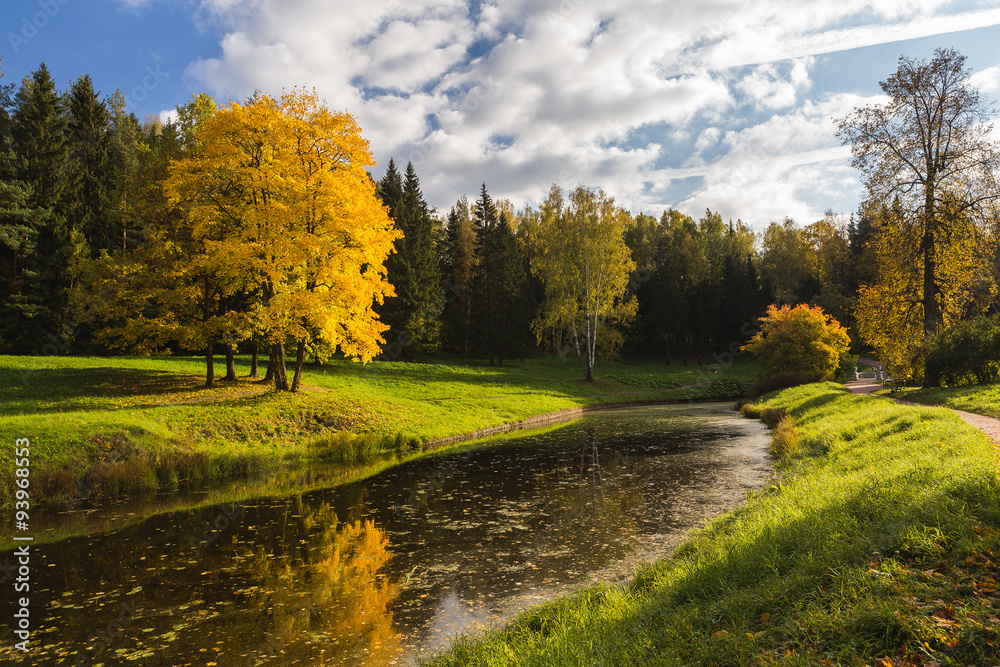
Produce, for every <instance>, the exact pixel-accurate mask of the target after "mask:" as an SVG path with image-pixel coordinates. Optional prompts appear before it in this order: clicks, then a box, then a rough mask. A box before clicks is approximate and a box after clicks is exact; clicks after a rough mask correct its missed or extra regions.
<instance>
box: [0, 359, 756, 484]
mask: <svg viewBox="0 0 1000 667" xmlns="http://www.w3.org/2000/svg"><path fill="white" fill-rule="evenodd" d="M436 362H437V363H408V362H383V361H377V362H373V363H371V364H366V365H362V364H358V363H353V362H349V361H343V360H339V361H332V362H330V363H327V364H324V365H322V366H320V365H315V364H310V365H307V367H306V371H305V376H304V381H303V382H304V384H303V391H301V392H300V393H297V394H290V393H280V394H279V393H275V392H273V391H271V390H270V389H269V388H268V387H267V386H265V385H262V384H260V383H256V382H251V381H248V380H247V379H246V376H247V375H248V373H249V358H246V357H241V358H239V359H238V360H237V373H238V375H239V376H240V378H241V379H240V380H239V381H238V382H235V383H227V382H223V381H221V380H220V381H217V385H218V386H217V387H215V388H211V389H209V388H205V387H204V386H203V385H204V360H203V359H201V358H197V357H110V358H102V357H0V437H3V438H4V440H6V441H11V442H12V441H13V440H14V439H15V438H31V440H32V443H33V447H32V452H31V457H32V461H31V462H32V466H33V472H32V476H33V485H34V486H33V496H32V497H33V498H34V500H35V501H36V502H38V501H42V500H45V499H60V498H65V497H70V496H78V495H79V494H80V487H81V484H82V486H83V487H84V491H88V492H93V493H96V494H98V495H100V494H111V493H112V492H114V493H125V494H136V493H140V492H145V493H150V492H153V491H156V490H163V489H168V490H169V489H174V488H185V487H187V488H190V487H191V486H192V485H203V484H205V483H218V482H219V481H221V480H225V479H229V478H232V477H233V476H237V477H238V476H243V475H250V474H256V473H259V472H260V471H261V470H267V469H270V468H275V467H281V466H294V465H300V464H302V463H304V462H306V461H308V460H313V459H316V458H317V457H320V458H325V459H327V460H345V461H349V460H354V459H355V458H358V457H361V458H371V457H373V456H377V455H379V454H380V453H385V452H388V451H390V450H392V449H394V447H386V446H383V444H378V443H385V442H388V440H393V441H395V440H397V439H399V440H400V441H402V442H405V443H407V447H410V448H412V447H413V446H414V443H416V444H417V445H419V444H422V443H427V442H431V441H434V440H438V439H441V438H445V437H449V436H455V435H459V434H464V433H472V432H476V431H480V430H482V429H485V428H491V427H497V426H501V425H503V424H509V423H512V422H518V421H521V420H524V419H527V418H530V417H533V416H536V415H540V414H544V413H549V412H555V411H559V410H564V409H567V408H574V407H579V406H584V405H591V404H597V403H609V402H628V401H659V400H685V399H697V398H707V397H715V398H728V397H735V396H738V395H740V392H741V391H742V389H743V388H744V387H745V386H748V385H750V384H752V382H753V379H754V378H755V377H756V375H757V372H758V368H757V365H756V364H755V363H753V362H747V361H743V362H740V363H737V364H736V365H733V366H731V367H720V366H704V367H697V366H689V367H684V366H677V365H674V366H665V365H661V364H659V363H656V362H635V363H624V362H620V363H616V364H607V365H605V366H604V367H603V368H600V369H599V373H598V379H597V381H596V382H593V383H587V382H584V381H583V379H582V375H581V373H580V370H579V368H578V366H577V364H576V363H575V361H573V360H563V359H556V358H544V359H529V360H521V361H515V362H513V363H510V364H507V365H504V366H503V367H495V366H493V367H491V366H489V365H487V364H484V363H483V362H480V361H465V360H456V359H449V358H440V359H437V360H436ZM223 368H224V365H223V363H222V360H221V359H219V360H217V363H216V369H217V370H220V369H223ZM601 371H603V372H604V373H605V375H601ZM261 373H263V369H261ZM706 383H710V385H711V386H705V385H706ZM689 385H696V386H689ZM684 387H688V388H684ZM331 438H332V439H331ZM324 442H326V443H328V445H329V443H333V445H332V446H326V447H324V446H322V445H323V443H324ZM362 443H376V444H364V445H362ZM334 450H336V451H334ZM11 456H12V450H10V449H4V450H0V465H8V466H9V465H10V460H11ZM175 468H176V469H175ZM95 471H96V474H95ZM119 476H130V477H132V478H133V479H129V480H125V479H122V480H118V481H116V482H114V483H112V479H115V478H117V477H119ZM9 494H10V489H9V488H6V487H5V488H3V489H0V501H3V502H9V501H10V495H9Z"/></svg>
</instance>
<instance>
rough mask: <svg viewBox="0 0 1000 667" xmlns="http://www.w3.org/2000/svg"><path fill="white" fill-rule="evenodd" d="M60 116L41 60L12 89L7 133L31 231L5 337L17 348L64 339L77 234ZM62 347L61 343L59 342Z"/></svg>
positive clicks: (57, 100) (24, 349)
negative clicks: (69, 213)
mask: <svg viewBox="0 0 1000 667" xmlns="http://www.w3.org/2000/svg"><path fill="white" fill-rule="evenodd" d="M65 129H66V120H65V117H64V113H63V105H62V101H61V100H60V97H59V95H58V93H57V92H56V89H55V84H54V82H53V81H52V77H51V76H50V75H49V71H48V69H47V68H46V67H45V64H44V63H43V64H42V65H41V66H40V67H39V68H38V70H36V71H35V72H34V73H33V74H32V76H31V77H30V78H28V77H25V79H24V81H23V82H22V83H21V87H20V89H19V90H18V94H17V102H16V110H15V112H14V117H13V126H12V132H11V136H12V139H13V147H14V155H15V159H16V160H17V162H18V171H19V173H18V180H19V181H21V182H22V183H23V184H24V186H25V187H26V188H27V191H28V193H29V194H28V197H27V199H26V200H25V202H24V204H25V208H26V209H28V210H29V211H30V212H31V214H30V219H31V226H32V228H33V230H34V234H33V235H34V237H35V245H34V248H33V253H32V254H31V255H30V256H25V257H24V258H23V259H24V260H25V264H24V265H23V268H22V269H21V270H22V271H23V272H24V273H22V275H25V276H26V275H29V274H30V275H32V279H31V280H30V281H25V283H24V284H23V285H22V286H21V288H20V292H19V294H18V296H17V299H18V303H19V304H20V305H19V311H20V312H21V313H22V314H23V315H24V316H25V317H24V320H22V321H20V322H18V323H15V324H14V325H13V326H14V327H15V329H16V331H18V333H19V337H20V340H19V342H18V341H17V340H11V341H9V342H10V343H11V344H12V345H13V346H14V349H17V350H18V351H22V352H27V351H30V350H31V349H32V348H33V346H36V345H38V343H39V341H50V340H53V339H55V340H59V341H61V342H65V341H66V336H67V335H68V333H69V331H68V324H69V323H68V318H67V313H66V310H67V303H68V295H69V286H70V281H71V277H72V275H73V270H72V267H73V266H74V265H75V264H76V261H77V259H78V258H79V248H80V245H81V239H80V237H79V235H78V234H75V233H74V230H73V229H72V228H70V227H69V226H68V225H67V224H66V216H65V211H64V207H63V203H64V193H65V189H66V171H65V165H66V147H65V139H64V136H65ZM62 347H65V345H63V346H62Z"/></svg>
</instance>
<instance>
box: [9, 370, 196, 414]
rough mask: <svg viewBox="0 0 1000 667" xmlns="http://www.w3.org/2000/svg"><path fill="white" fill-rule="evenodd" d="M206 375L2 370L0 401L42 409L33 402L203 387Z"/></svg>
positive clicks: (83, 403) (13, 407) (155, 393)
mask: <svg viewBox="0 0 1000 667" xmlns="http://www.w3.org/2000/svg"><path fill="white" fill-rule="evenodd" d="M204 384H205V381H204V378H200V377H198V376H195V375H186V374H185V375H182V374H178V373H171V372H169V371H154V370H138V369H130V368H114V367H106V368H105V367H100V368H42V369H37V370H31V371H28V372H27V373H26V374H23V375H22V374H21V373H19V372H17V371H11V370H3V371H0V404H3V405H4V406H6V407H8V409H10V410H11V411H14V410H16V409H21V410H24V411H31V412H34V411H39V408H38V406H35V405H32V401H46V402H50V401H55V402H57V403H59V404H63V403H64V402H65V401H69V402H71V403H72V402H73V401H74V400H75V399H106V398H122V397H128V396H159V395H164V394H170V393H175V392H181V391H183V392H190V391H197V390H198V389H204V388H205V386H204ZM52 407H56V408H58V407H90V406H89V405H88V403H87V402H86V401H80V402H79V403H78V404H77V405H68V406H67V405H64V404H63V405H56V406H45V407H43V408H41V411H45V410H48V409H51V408H52Z"/></svg>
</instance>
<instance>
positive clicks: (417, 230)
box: [397, 163, 445, 353]
mask: <svg viewBox="0 0 1000 667" xmlns="http://www.w3.org/2000/svg"><path fill="white" fill-rule="evenodd" d="M397 215H398V216H399V217H398V218H397V226H398V228H400V229H401V230H402V231H403V234H404V236H403V239H402V252H401V253H400V255H401V257H400V260H401V261H400V264H401V265H402V275H401V279H402V280H401V284H399V285H397V293H398V295H399V297H400V298H401V300H402V303H403V309H404V310H403V314H404V320H403V328H404V330H405V331H407V332H408V334H409V342H410V345H411V346H412V350H413V352H416V353H420V352H433V351H434V350H436V349H437V348H438V347H440V345H441V313H442V311H443V310H444V301H445V299H444V279H443V275H442V270H441V262H440V256H439V254H438V250H437V246H438V245H439V242H440V240H441V231H442V230H441V225H440V223H439V222H438V221H437V220H435V218H434V217H433V216H432V215H431V212H430V210H429V209H428V207H427V202H426V201H424V194H423V192H421V190H420V179H419V178H417V173H416V171H415V170H414V169H413V164H412V163H408V164H407V165H406V179H405V181H404V183H403V200H402V206H400V207H399V211H398V212H397Z"/></svg>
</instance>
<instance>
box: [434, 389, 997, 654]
mask: <svg viewBox="0 0 1000 667" xmlns="http://www.w3.org/2000/svg"><path fill="white" fill-rule="evenodd" d="M764 405H765V406H767V407H770V408H772V409H774V410H776V411H779V414H780V411H782V410H784V411H787V413H788V414H790V415H791V417H792V420H793V423H794V427H793V428H792V429H788V428H787V426H788V423H789V422H787V421H786V422H784V424H785V427H783V432H784V443H783V445H782V450H783V451H785V452H788V455H787V456H786V457H784V458H783V460H782V463H781V466H780V469H781V475H780V479H779V480H778V481H776V482H775V483H774V484H773V485H772V486H771V487H770V488H769V489H767V490H766V491H764V492H761V493H758V494H756V495H754V496H752V497H751V498H750V499H749V500H748V502H747V503H745V504H744V505H743V506H741V507H740V508H739V509H737V510H735V511H733V512H731V513H729V514H727V515H725V516H723V517H721V518H719V519H717V520H716V521H714V522H712V523H711V524H710V525H709V526H708V527H707V528H706V529H704V530H703V531H702V532H701V533H700V534H698V535H696V536H694V537H693V538H692V539H691V540H689V542H688V543H686V544H685V545H683V546H682V547H681V548H680V549H679V550H678V551H677V553H676V554H675V555H674V557H672V558H670V559H667V560H665V561H661V562H659V563H657V564H655V565H650V566H646V567H645V568H643V569H641V570H640V571H639V572H638V573H637V575H636V576H635V578H634V579H633V580H632V581H630V582H627V583H625V584H607V585H604V586H600V587H596V588H591V589H588V590H585V591H583V592H581V593H579V594H577V595H575V596H572V597H569V598H564V599H561V600H558V601H555V602H552V603H550V604H546V605H543V606H541V607H539V608H537V609H535V610H532V611H529V612H526V613H525V614H523V615H522V616H520V617H519V618H518V619H517V620H516V621H515V622H513V623H511V624H510V625H508V626H506V627H504V628H501V629H498V630H494V631H490V632H488V633H486V634H485V635H483V636H480V637H477V638H473V639H462V640H459V641H458V642H457V644H456V645H455V646H453V647H452V648H451V649H450V650H449V651H448V652H447V653H446V654H444V655H442V656H439V657H437V658H435V659H433V660H430V661H428V664H431V665H590V664H595V665H596V664H601V665H627V664H634V665H678V666H679V665H778V664H781V665H824V664H837V665H884V666H896V667H898V666H901V665H963V666H964V665H973V664H974V665H991V664H1000V650H998V642H1000V635H998V625H1000V620H998V618H997V616H998V615H1000V596H998V593H997V590H996V587H997V582H996V578H997V576H998V572H1000V570H998V566H997V564H996V563H995V562H994V561H995V558H996V555H997V554H1000V530H998V529H1000V502H998V501H1000V480H998V476H997V460H996V450H995V448H994V446H993V445H992V444H991V443H990V442H989V441H987V439H986V438H985V437H984V436H982V434H981V433H979V432H978V431H976V430H975V429H973V428H971V427H969V426H967V425H965V424H964V423H963V422H962V421H961V420H960V419H959V418H958V417H957V416H956V415H954V414H953V413H951V412H949V411H947V410H943V409H934V408H911V407H906V406H901V405H899V404H896V403H894V402H892V401H887V400H883V399H877V398H871V397H859V396H852V395H850V394H848V393H847V392H846V391H845V390H844V389H843V387H841V386H839V385H835V384H830V383H826V384H818V385H808V386H804V387H798V388H794V389H789V390H785V391H783V392H779V393H778V394H776V395H772V396H771V397H770V398H769V399H768V400H766V401H765V402H764ZM779 430H782V429H779Z"/></svg>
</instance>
